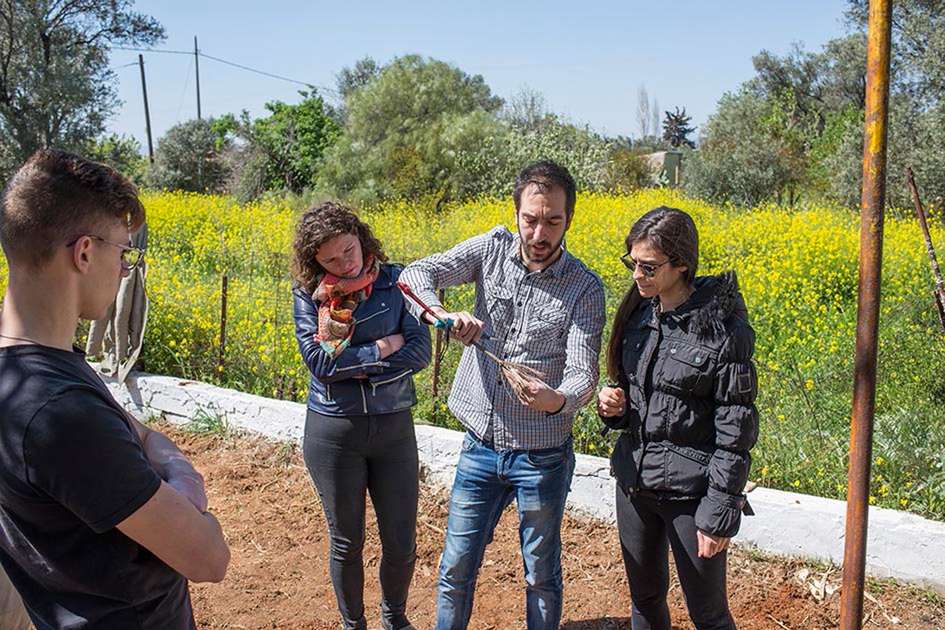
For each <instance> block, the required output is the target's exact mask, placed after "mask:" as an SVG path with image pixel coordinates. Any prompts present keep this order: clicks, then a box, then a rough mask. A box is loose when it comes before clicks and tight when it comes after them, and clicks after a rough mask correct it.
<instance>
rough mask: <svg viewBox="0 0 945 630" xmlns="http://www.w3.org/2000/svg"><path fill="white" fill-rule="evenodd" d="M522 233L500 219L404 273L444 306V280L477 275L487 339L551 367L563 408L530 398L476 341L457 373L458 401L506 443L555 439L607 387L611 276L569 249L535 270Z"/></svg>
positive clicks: (519, 359)
mask: <svg viewBox="0 0 945 630" xmlns="http://www.w3.org/2000/svg"><path fill="white" fill-rule="evenodd" d="M519 243H520V240H519V237H518V236H517V235H515V234H512V233H511V232H510V231H509V230H508V229H507V228H505V227H502V226H499V227H496V228H493V229H492V230H491V231H490V232H488V233H486V234H481V235H479V236H475V237H473V238H471V239H469V240H467V241H464V242H462V243H460V244H459V245H456V246H455V247H453V248H452V249H450V250H449V251H447V252H444V253H440V254H434V255H432V256H429V257H427V258H423V259H421V260H418V261H416V262H414V263H412V264H410V265H408V266H407V268H406V269H404V271H403V273H402V274H401V276H400V279H401V281H403V282H406V283H407V284H408V285H409V286H410V287H411V288H412V289H413V290H414V292H415V293H416V294H417V296H418V297H420V298H421V299H422V300H423V301H424V302H426V303H427V304H428V305H431V306H441V305H440V303H439V300H438V299H437V296H436V290H437V289H441V288H445V287H451V286H456V285H460V284H466V283H468V282H475V283H476V304H475V308H474V310H473V314H474V315H475V316H476V317H478V318H479V319H481V320H482V321H483V322H484V330H485V332H487V333H489V335H491V340H483V341H482V343H483V344H484V345H485V346H486V347H487V348H489V349H490V350H491V351H492V352H494V353H495V354H496V355H497V356H499V357H501V358H503V359H507V360H509V361H512V362H515V363H521V364H524V365H528V366H531V367H533V368H536V369H538V370H540V371H541V372H543V373H544V375H545V382H546V383H548V385H549V386H551V387H553V388H554V389H556V390H557V391H558V392H560V393H561V394H563V395H564V398H565V403H564V407H563V408H562V409H561V410H560V411H559V412H558V413H553V414H549V413H544V412H541V411H535V410H533V409H530V408H528V407H526V406H525V405H523V404H522V403H521V402H519V400H518V398H516V396H515V394H514V393H513V392H512V391H511V389H510V388H509V386H508V384H507V383H505V381H504V379H503V377H502V374H501V373H500V370H499V368H498V366H497V365H496V364H495V362H494V361H492V360H491V359H489V358H488V357H486V356H485V355H484V354H483V353H482V352H480V351H478V350H476V349H475V348H474V347H472V346H469V347H466V348H465V349H464V350H463V356H462V358H461V359H460V362H459V368H458V369H457V371H456V376H455V378H454V380H453V389H452V391H451V392H450V397H449V408H450V411H452V412H453V414H454V415H455V416H456V417H457V418H458V419H459V420H460V422H462V423H463V425H464V426H465V427H466V428H467V429H469V430H470V431H472V432H473V433H474V434H476V436H477V437H479V438H480V439H482V440H485V441H487V442H492V443H493V444H494V446H495V448H497V449H515V450H533V449H543V448H554V447H558V446H561V445H562V444H564V442H565V441H566V440H567V439H568V437H569V436H570V435H571V426H572V425H573V423H574V416H575V414H576V413H577V411H578V410H579V409H580V408H581V407H583V406H584V405H585V404H587V402H588V401H589V400H590V399H591V397H592V396H593V394H594V391H595V389H596V387H597V381H598V379H599V377H600V372H599V367H598V355H599V354H600V339H601V330H602V329H603V326H604V285H603V283H602V282H601V281H600V278H598V277H597V275H596V274H594V273H593V272H592V271H590V270H589V269H588V268H587V267H586V266H585V265H584V264H583V263H582V262H581V261H579V260H578V259H577V258H575V257H574V256H572V255H571V254H570V253H568V251H567V250H565V251H563V252H562V253H561V256H560V257H559V258H558V260H556V261H555V262H554V263H552V264H551V265H550V266H548V267H547V268H546V269H544V270H542V271H529V270H528V268H527V267H526V266H525V264H524V263H523V262H522V258H521V254H520V249H519ZM408 305H409V308H411V309H412V310H413V312H414V313H415V314H416V315H417V316H419V315H420V309H419V308H418V307H416V305H414V304H413V303H411V302H410V301H409V300H408Z"/></svg>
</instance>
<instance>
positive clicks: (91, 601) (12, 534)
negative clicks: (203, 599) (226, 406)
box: [0, 150, 230, 630]
mask: <svg viewBox="0 0 945 630" xmlns="http://www.w3.org/2000/svg"><path fill="white" fill-rule="evenodd" d="M143 221H144V208H143V207H142V205H141V203H140V201H139V200H138V197H137V192H136V191H135V188H134V186H132V185H131V184H130V183H129V182H128V181H127V180H126V179H125V178H124V177H122V176H121V175H119V174H118V173H116V172H115V171H113V170H112V169H110V168H108V167H106V166H103V165H101V164H96V163H93V162H89V161H86V160H84V159H82V158H79V157H77V156H74V155H71V154H68V153H64V152H61V151H56V150H41V151H38V152H37V153H36V154H34V155H33V156H32V157H31V158H30V159H29V160H28V161H27V162H26V164H25V165H24V166H23V167H22V168H20V170H19V171H18V172H17V173H16V174H15V175H14V176H13V178H12V179H11V180H10V182H9V184H8V186H7V188H6V190H5V191H4V195H3V204H2V209H0V245H2V247H3V252H4V254H5V255H6V258H7V262H8V264H9V278H8V287H7V291H6V296H5V297H4V300H3V312H2V315H0V563H2V564H3V568H4V569H5V570H6V572H7V574H8V575H9V577H10V580H11V581H12V582H13V584H14V586H15V587H16V589H17V590H18V591H19V592H20V595H21V596H22V598H23V602H24V604H25V605H26V608H27V610H28V612H29V614H30V617H31V618H32V620H33V623H34V624H35V625H36V626H37V628H39V629H40V630H45V629H47V628H83V629H91V628H95V629H105V628H108V629H113V628H121V629H122V630H124V629H142V630H144V629H148V630H151V629H154V630H158V629H160V630H190V629H192V628H194V627H195V625H194V618H193V611H192V610H191V606H190V596H189V594H188V589H187V580H188V579H190V580H194V581H198V582H203V581H211V582H216V581H220V580H222V579H223V576H224V574H225V572H226V568H227V564H228V563H229V557H230V555H229V549H228V548H227V545H226V542H225V541H224V539H223V534H222V531H221V529H220V524H219V523H218V522H217V520H216V519H215V518H214V517H213V515H212V514H210V513H209V512H207V511H206V510H207V498H206V494H205V492H204V487H203V478H202V477H201V476H200V474H199V473H197V471H195V470H194V468H193V466H191V464H190V463H189V462H188V461H187V459H186V458H185V457H184V455H183V454H182V453H181V452H180V451H179V450H178V449H177V447H175V446H174V444H173V443H172V442H171V441H170V440H168V439H167V438H166V437H164V436H163V435H161V434H160V433H158V432H156V431H152V430H150V429H148V428H147V427H145V426H143V425H142V424H140V423H139V422H137V421H136V420H135V419H134V418H132V417H131V416H130V415H129V414H127V413H125V411H124V410H123V409H122V408H121V407H120V406H119V405H118V403H116V402H115V400H114V399H113V397H112V396H111V394H110V393H109V391H108V389H107V388H106V387H105V385H104V384H103V383H102V381H101V380H100V379H99V377H98V376H97V375H96V374H95V372H94V371H93V370H92V369H91V368H90V367H89V365H88V363H86V361H85V356H84V355H83V354H82V352H81V351H79V350H77V349H75V348H74V347H73V345H72V340H73V338H74V336H75V332H76V327H77V325H78V322H79V319H89V320H94V319H98V318H101V317H102V316H103V315H104V314H105V312H106V311H107V310H108V307H109V305H110V304H111V303H112V300H113V299H114V297H115V293H116V291H117V289H118V285H119V283H120V281H121V279H122V277H124V276H126V275H128V273H129V272H130V270H131V269H132V268H133V267H134V266H135V265H136V264H137V263H138V262H139V260H140V255H141V253H142V252H140V251H138V250H135V249H134V248H133V247H131V246H130V245H129V240H130V239H129V235H130V233H131V232H133V231H134V230H135V229H137V227H138V226H140V225H141V223H142V222H143Z"/></svg>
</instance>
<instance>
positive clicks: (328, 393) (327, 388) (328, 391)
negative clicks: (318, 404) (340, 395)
mask: <svg viewBox="0 0 945 630" xmlns="http://www.w3.org/2000/svg"><path fill="white" fill-rule="evenodd" d="M325 392H326V393H325V397H326V398H327V399H328V402H331V383H325Z"/></svg>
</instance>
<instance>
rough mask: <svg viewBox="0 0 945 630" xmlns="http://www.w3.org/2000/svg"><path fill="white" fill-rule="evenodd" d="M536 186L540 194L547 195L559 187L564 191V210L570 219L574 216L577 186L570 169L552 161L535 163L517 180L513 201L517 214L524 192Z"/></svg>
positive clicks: (523, 170) (519, 175) (524, 170)
mask: <svg viewBox="0 0 945 630" xmlns="http://www.w3.org/2000/svg"><path fill="white" fill-rule="evenodd" d="M532 184H534V185H535V186H536V187H537V188H538V192H539V193H545V192H547V191H548V190H550V189H551V188H554V187H556V186H557V187H558V188H560V189H561V190H563V191H564V198H565V202H564V209H565V211H566V212H567V215H568V218H569V219H570V218H571V217H572V216H573V215H574V204H575V203H576V202H577V186H576V185H575V183H574V178H573V177H571V173H569V172H568V169H566V168H565V167H563V166H561V165H560V164H556V163H555V162H552V161H551V160H541V161H538V162H533V163H532V164H529V165H528V166H526V167H525V168H523V169H522V172H521V173H519V174H518V177H516V178H515V190H513V191H512V199H513V200H514V201H515V212H518V211H519V209H520V208H521V207H522V192H523V191H524V190H525V189H526V188H528V187H529V186H531V185H532Z"/></svg>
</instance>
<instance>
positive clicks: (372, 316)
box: [354, 308, 390, 324]
mask: <svg viewBox="0 0 945 630" xmlns="http://www.w3.org/2000/svg"><path fill="white" fill-rule="evenodd" d="M389 310H390V308H385V309H384V310H381V311H378V312H376V313H371V314H370V315H368V316H367V317H365V318H364V319H356V320H355V321H354V323H355V324H363V323H364V322H366V321H367V320H369V319H372V318H374V317H377V316H378V315H382V314H384V313H386V312H387V311H389Z"/></svg>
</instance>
